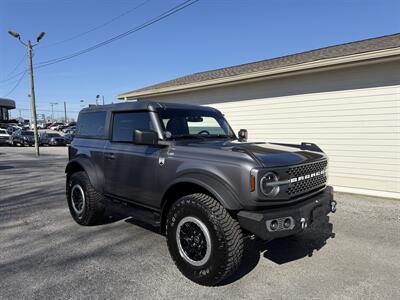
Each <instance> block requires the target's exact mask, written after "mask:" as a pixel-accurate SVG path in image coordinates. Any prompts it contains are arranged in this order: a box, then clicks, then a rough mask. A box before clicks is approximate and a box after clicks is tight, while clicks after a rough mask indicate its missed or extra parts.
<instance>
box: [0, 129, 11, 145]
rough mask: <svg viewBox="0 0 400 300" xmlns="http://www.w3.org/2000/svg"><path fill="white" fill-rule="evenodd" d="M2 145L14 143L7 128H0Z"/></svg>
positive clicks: (0, 143)
mask: <svg viewBox="0 0 400 300" xmlns="http://www.w3.org/2000/svg"><path fill="white" fill-rule="evenodd" d="M0 145H12V141H11V135H10V134H9V133H8V132H7V130H6V129H0Z"/></svg>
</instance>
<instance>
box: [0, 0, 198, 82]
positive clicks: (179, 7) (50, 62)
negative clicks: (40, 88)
mask: <svg viewBox="0 0 400 300" xmlns="http://www.w3.org/2000/svg"><path fill="white" fill-rule="evenodd" d="M198 1H200V0H186V1H184V2H182V3H181V4H178V5H177V6H174V7H173V8H171V9H169V10H167V11H165V12H164V13H162V14H160V15H158V16H157V17H154V18H153V19H150V20H148V21H146V22H144V23H143V24H141V25H139V26H137V27H135V28H132V29H130V30H128V31H126V32H123V33H121V34H119V35H116V36H114V37H112V38H110V39H108V40H105V41H103V42H100V43H98V44H95V45H93V46H91V47H89V48H86V49H83V50H80V51H78V52H75V53H72V54H69V55H66V56H62V57H59V58H54V59H51V60H48V61H43V62H39V63H38V64H36V65H35V68H36V69H40V68H44V67H47V66H49V65H53V64H56V63H59V62H62V61H65V60H69V59H72V58H74V57H77V56H80V55H82V54H85V53H88V52H91V51H93V50H95V49H97V48H100V47H103V46H105V45H107V44H110V43H112V42H114V41H116V40H119V39H121V38H124V37H126V36H128V35H130V34H133V33H135V32H137V31H139V30H142V29H144V28H146V27H148V26H150V25H152V24H154V23H157V22H159V21H161V20H163V19H165V18H167V17H169V16H171V15H173V14H175V13H177V12H179V11H181V10H183V9H185V8H187V7H189V6H191V5H193V4H195V3H196V2H198ZM26 71H27V70H25V71H22V72H19V73H17V74H15V75H14V76H12V77H10V78H7V79H3V80H0V83H2V82H6V81H10V80H12V79H14V78H17V77H18V76H19V75H21V74H23V73H25V72H26Z"/></svg>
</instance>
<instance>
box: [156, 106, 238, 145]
mask: <svg viewBox="0 0 400 300" xmlns="http://www.w3.org/2000/svg"><path fill="white" fill-rule="evenodd" d="M159 117H160V120H161V125H162V126H163V130H164V131H165V132H169V133H170V134H171V137H170V138H171V139H174V138H230V139H235V138H236V137H235V134H234V133H233V131H232V129H231V128H230V126H229V124H228V122H227V121H226V120H225V118H224V117H223V116H222V114H220V113H219V112H215V111H207V110H200V109H199V110H189V109H166V110H160V111H159Z"/></svg>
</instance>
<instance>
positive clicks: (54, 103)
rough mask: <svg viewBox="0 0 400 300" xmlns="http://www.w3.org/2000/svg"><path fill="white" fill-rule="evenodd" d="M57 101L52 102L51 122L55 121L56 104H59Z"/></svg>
mask: <svg viewBox="0 0 400 300" xmlns="http://www.w3.org/2000/svg"><path fill="white" fill-rule="evenodd" d="M57 104H58V103H57V102H50V105H51V122H52V123H54V105H57Z"/></svg>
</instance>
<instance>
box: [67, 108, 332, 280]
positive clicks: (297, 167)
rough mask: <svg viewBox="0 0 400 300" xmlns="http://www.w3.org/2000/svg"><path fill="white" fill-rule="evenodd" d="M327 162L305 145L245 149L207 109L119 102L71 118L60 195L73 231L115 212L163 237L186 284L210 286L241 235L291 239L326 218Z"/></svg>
mask: <svg viewBox="0 0 400 300" xmlns="http://www.w3.org/2000/svg"><path fill="white" fill-rule="evenodd" d="M327 164H328V160H327V157H326V155H325V154H324V153H323V152H322V150H321V149H320V148H318V147H317V146H316V145H314V144H308V143H302V144H300V145H293V144H272V143H251V142H247V131H246V130H244V129H242V130H240V131H239V133H238V136H236V135H235V133H234V132H233V131H232V129H231V127H230V126H229V124H228V122H227V121H226V120H225V118H224V116H223V114H222V113H221V112H220V111H218V110H216V109H214V108H210V107H204V106H195V105H184V104H172V103H156V102H144V101H136V102H125V103H120V104H112V105H105V106H97V107H90V108H85V109H83V110H82V111H81V112H80V114H79V117H78V124H77V128H76V136H75V138H74V140H73V142H72V144H71V145H70V147H69V162H68V165H67V167H66V170H65V172H66V174H67V176H66V177H67V178H66V179H67V181H66V182H67V183H66V192H67V200H68V205H69V209H70V212H71V215H72V217H73V218H74V220H75V221H76V222H77V223H79V224H81V225H93V224H96V223H98V222H99V221H100V220H101V218H102V216H103V213H104V210H105V207H106V204H108V203H112V204H113V205H114V204H115V203H117V204H123V205H124V207H125V209H126V211H127V212H129V215H131V216H133V217H134V218H137V219H139V220H140V221H144V222H146V223H148V224H151V225H152V226H155V227H157V228H159V230H160V232H161V233H163V234H165V236H166V240H167V244H168V249H169V252H170V254H171V257H172V259H173V260H174V262H175V264H176V265H177V267H178V268H179V270H180V271H181V272H182V273H183V274H184V275H185V276H186V277H188V278H189V279H191V280H192V281H194V282H197V283H199V284H202V285H217V284H218V283H220V282H221V281H222V280H224V279H226V278H227V277H229V276H230V275H232V274H233V273H234V272H235V271H236V270H237V268H238V266H239V264H240V262H241V259H242V256H243V245H244V238H245V236H256V237H258V238H260V239H262V240H266V241H269V240H272V239H275V238H282V237H287V236H291V235H295V234H297V233H299V232H301V231H303V230H305V229H306V228H307V227H308V226H309V225H310V224H312V223H314V224H318V222H316V221H317V220H320V219H321V218H326V215H327V214H328V213H330V212H335V210H336V202H335V201H334V200H333V189H332V188H331V187H329V186H327V185H326V180H327V174H326V170H327Z"/></svg>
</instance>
